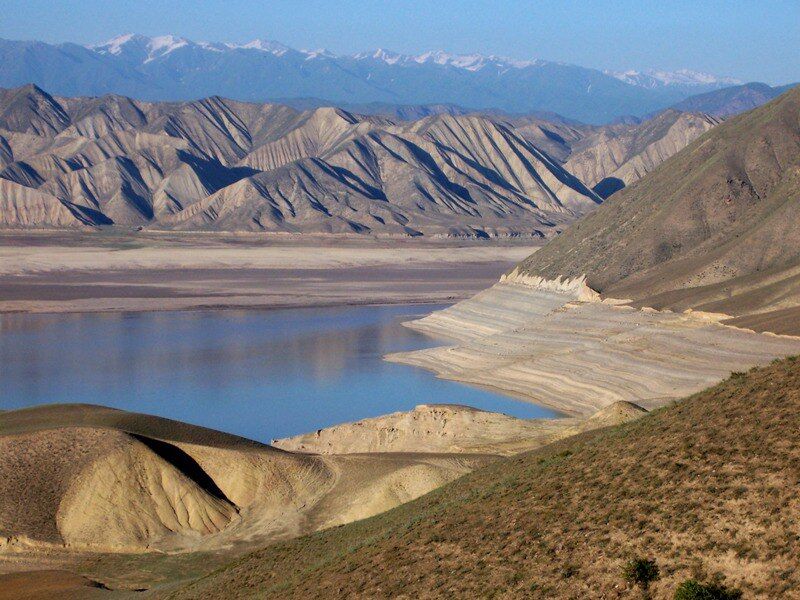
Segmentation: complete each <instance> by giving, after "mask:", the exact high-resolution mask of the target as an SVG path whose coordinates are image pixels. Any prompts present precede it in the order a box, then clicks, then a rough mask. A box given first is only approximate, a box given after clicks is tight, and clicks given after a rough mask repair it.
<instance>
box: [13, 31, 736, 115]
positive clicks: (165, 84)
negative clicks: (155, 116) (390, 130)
mask: <svg viewBox="0 0 800 600" xmlns="http://www.w3.org/2000/svg"><path fill="white" fill-rule="evenodd" d="M26 83H35V84H37V85H39V86H41V87H43V88H45V89H48V90H50V91H51V92H52V93H55V94H59V95H65V96H87V95H91V96H99V95H104V94H108V93H114V94H122V95H126V96H133V97H135V98H138V99H144V100H151V101H154V100H169V101H177V100H180V101H185V100H191V99H195V98H202V97H206V96H214V95H223V96H226V97H230V98H236V99H238V100H245V101H254V102H264V101H267V100H273V101H274V100H276V99H280V98H322V99H324V100H325V102H326V103H327V104H343V103H347V104H362V105H363V104H366V103H384V104H395V105H415V104H444V103H451V104H453V103H457V104H460V105H462V106H468V107H470V108H473V109H488V108H494V109H500V110H505V111H509V112H514V113H523V112H529V111H551V112H556V113H559V114H563V115H564V116H566V117H569V118H572V119H578V120H581V121H585V122H590V123H604V122H608V121H611V120H613V119H614V118H616V117H619V116H621V115H630V114H633V115H637V116H644V115H646V114H649V113H652V112H654V111H657V110H660V109H663V108H665V107H667V106H669V105H671V104H674V103H675V102H678V101H680V100H683V99H684V98H686V97H688V96H691V95H694V94H697V93H700V92H706V91H711V90H715V89H718V88H721V87H727V86H729V85H731V84H734V83H738V82H737V81H735V80H731V79H730V78H718V77H713V76H710V75H707V74H702V73H692V72H689V71H683V72H677V73H664V72H657V71H653V72H650V73H632V72H627V73H610V72H602V71H598V70H595V69H587V68H583V67H579V66H574V65H567V64H562V63H555V62H547V61H543V60H524V61H523V60H514V59H509V58H503V57H497V56H483V55H479V54H472V55H453V54H448V53H446V52H442V51H437V52H426V53H424V54H419V55H402V54H397V53H394V52H388V51H385V50H376V51H373V52H363V53H359V54H354V55H350V56H340V55H335V54H333V53H331V52H328V51H324V50H317V51H305V50H303V51H298V50H294V49H292V48H289V47H287V46H285V45H283V44H280V43H277V42H272V41H266V40H253V41H252V42H249V43H246V44H222V43H208V42H193V41H191V40H187V39H185V38H180V37H176V36H172V35H166V36H158V37H145V36H141V35H134V34H127V35H122V36H118V37H116V38H113V39H111V40H109V41H108V42H106V43H103V44H98V45H95V46H91V47H82V46H78V45H76V44H69V43H67V44H58V45H54V44H45V43H42V42H21V41H11V40H0V86H4V87H16V86H20V85H23V84H26ZM420 116H422V115H420Z"/></svg>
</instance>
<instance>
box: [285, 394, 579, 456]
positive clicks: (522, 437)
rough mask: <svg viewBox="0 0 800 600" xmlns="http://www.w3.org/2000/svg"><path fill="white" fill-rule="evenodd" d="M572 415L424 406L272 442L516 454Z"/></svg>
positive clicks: (295, 447)
mask: <svg viewBox="0 0 800 600" xmlns="http://www.w3.org/2000/svg"><path fill="white" fill-rule="evenodd" d="M574 425H575V423H574V421H573V420H571V419H531V420H525V419H517V418H514V417H509V416H507V415H504V414H500V413H493V412H487V411H483V410H478V409H475V408H471V407H469V406H459V405H449V404H432V405H428V404H421V405H419V406H417V407H415V408H414V409H413V410H411V411H407V412H396V413H392V414H390V415H384V416H381V417H376V418H373V419H363V420H361V421H356V422H355V423H345V424H342V425H336V426H335V427H328V428H326V429H320V430H318V431H315V432H313V433H307V434H304V435H298V436H295V437H292V438H286V439H281V440H275V441H273V445H274V446H276V447H278V448H282V449H284V450H292V451H297V452H312V453H315V454H349V453H356V452H480V453H491V454H514V453H515V452H521V451H522V450H524V449H530V448H531V447H534V446H538V445H542V444H545V443H547V442H548V441H552V440H553V439H555V438H556V437H558V436H559V435H560V434H561V433H562V432H563V431H564V430H566V429H568V428H570V427H572V426H574Z"/></svg>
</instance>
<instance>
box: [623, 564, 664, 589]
mask: <svg viewBox="0 0 800 600" xmlns="http://www.w3.org/2000/svg"><path fill="white" fill-rule="evenodd" d="M622 574H623V576H624V577H625V579H626V581H628V582H629V583H632V584H634V585H638V586H639V587H640V588H642V589H643V590H646V589H647V588H648V587H650V584H651V583H652V582H654V581H655V580H656V579H658V577H659V572H658V566H657V565H656V561H655V560H653V559H652V558H634V559H632V560H629V561H628V562H627V563H626V564H625V568H624V569H623V571H622Z"/></svg>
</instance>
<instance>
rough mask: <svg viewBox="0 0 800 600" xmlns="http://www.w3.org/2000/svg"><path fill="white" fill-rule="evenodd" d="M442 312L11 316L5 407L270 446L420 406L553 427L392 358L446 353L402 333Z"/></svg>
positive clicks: (2, 373)
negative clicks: (90, 413) (166, 423)
mask: <svg viewBox="0 0 800 600" xmlns="http://www.w3.org/2000/svg"><path fill="white" fill-rule="evenodd" d="M439 308H442V307H441V306H431V305H414V306H356V307H352V306H350V307H334V308H304V309H286V310H265V311H195V312H191V311H190V312H150V313H102V314H100V313H95V314H91V313H88V314H4V315H0V410H11V409H15V408H22V407H25V406H32V405H36V404H51V403H62V402H75V403H88V404H101V405H105V406H112V407H115V408H121V409H124V410H129V411H133V412H142V413H148V414H155V415H159V416H163V417H168V418H171V419H177V420H180V421H186V422H188V423H193V424H196V425H202V426H205V427H211V428H213V429H219V430H222V431H226V432H229V433H234V434H237V435H241V436H244V437H247V438H251V439H255V440H259V441H262V442H267V443H268V442H269V441H270V440H271V439H273V438H278V437H285V436H290V435H295V434H299V433H304V432H308V431H313V430H315V429H319V428H322V427H328V426H331V425H335V424H338V423H343V422H348V421H355V420H358V419H363V418H365V417H374V416H379V415H382V414H387V413H391V412H395V411H405V410H410V409H412V408H413V407H414V406H416V405H417V404H434V403H453V404H465V405H468V406H473V407H475V408H480V409H484V410H490V411H496V412H503V413H506V414H509V415H512V416H516V417H521V418H536V417H539V418H546V417H553V416H555V415H554V413H553V412H551V411H549V410H547V409H545V408H542V407H539V406H536V405H534V404H530V403H527V402H522V401H518V400H515V399H512V398H509V397H507V396H503V395H500V394H497V393H494V392H491V391H487V390H484V389H478V388H474V387H470V386H466V385H463V384H460V383H455V382H450V381H444V380H440V379H437V378H436V377H435V376H434V375H432V374H430V373H428V372H426V371H423V370H421V369H416V368H414V367H408V366H405V365H398V364H393V363H388V362H386V361H384V360H383V359H382V357H383V356H384V355H385V354H387V353H390V352H399V351H406V350H415V349H420V348H425V347H430V346H434V345H440V344H441V343H443V342H442V341H441V340H435V339H432V338H430V337H427V336H425V335H423V334H421V333H418V332H416V331H413V330H411V329H408V328H406V327H403V326H402V324H401V323H402V322H403V321H407V320H410V319H413V318H417V317H420V316H422V315H424V314H427V313H429V312H431V311H433V310H436V309H439ZM444 343H446V342H444ZM0 419H2V416H0Z"/></svg>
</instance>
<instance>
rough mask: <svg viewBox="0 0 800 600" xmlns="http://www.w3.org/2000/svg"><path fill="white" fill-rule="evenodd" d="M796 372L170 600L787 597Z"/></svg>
mask: <svg viewBox="0 0 800 600" xmlns="http://www.w3.org/2000/svg"><path fill="white" fill-rule="evenodd" d="M798 414H800V360H796V359H787V360H784V361H776V362H775V363H773V364H772V365H771V366H769V367H766V368H762V369H757V370H753V371H751V372H749V373H747V374H743V373H740V374H734V375H733V376H732V377H731V378H730V379H728V380H726V381H724V382H722V383H721V384H719V385H717V386H716V387H714V388H711V389H709V390H707V391H705V392H702V393H700V394H697V395H695V396H693V397H691V398H688V399H686V400H684V401H682V402H680V403H678V404H676V405H673V406H671V407H668V408H665V409H661V410H658V411H655V412H653V413H651V414H650V415H648V416H645V417H644V418H642V419H640V420H638V421H635V422H631V423H627V424H624V425H621V426H618V427H614V428H608V429H604V430H600V431H596V432H592V433H588V434H583V435H581V436H578V437H575V438H571V439H569V440H565V441H562V442H559V443H557V444H554V445H552V446H548V447H546V448H544V449H541V450H538V451H535V452H532V453H528V454H523V455H519V456H517V457H513V458H511V459H508V460H505V461H501V462H498V463H494V464H492V465H489V466H488V467H486V468H483V469H481V470H479V471H476V472H474V473H472V474H470V475H467V476H465V477H463V478H461V479H459V480H457V481H456V482H454V483H452V484H449V485H447V486H445V487H443V488H440V489H439V490H437V491H435V492H433V493H431V494H428V495H427V496H424V497H423V498H421V499H419V500H417V501H415V502H412V503H409V504H406V505H403V506H401V507H398V508H396V509H394V510H392V511H390V512H388V513H385V514H383V515H379V516H377V517H373V518H371V519H367V520H365V521H360V522H357V523H352V524H350V525H346V526H343V527H339V528H335V529H331V530H328V531H324V532H321V533H317V534H314V535H311V536H307V537H302V538H299V539H296V540H294V541H291V542H286V543H280V544H277V545H273V546H269V547H267V548H264V549H263V550H261V551H258V552H256V553H253V554H250V555H247V556H245V557H244V558H242V559H240V560H239V561H237V562H236V563H234V564H231V565H229V566H228V567H226V568H223V569H221V570H218V571H215V572H213V573H211V574H210V575H209V576H207V577H205V578H203V579H201V580H199V581H197V582H195V583H194V584H193V585H191V586H190V587H188V588H186V589H184V590H182V591H180V592H179V593H177V594H176V595H175V597H176V598H198V597H203V598H246V597H259V598H279V597H280V598H287V597H290V598H300V597H303V598H304V597H309V598H310V597H317V598H331V597H348V596H349V597H356V596H360V597H387V596H393V597H406V598H419V597H464V598H467V597H470V598H471V597H524V596H528V597H558V598H601V597H602V598H617V597H620V598H624V597H640V592H639V591H638V590H633V589H632V588H631V587H630V586H629V585H628V584H627V583H626V581H625V580H624V578H623V575H622V571H623V567H624V565H625V563H626V561H628V560H630V559H631V558H633V557H648V558H652V559H655V561H656V564H657V565H658V567H659V569H660V572H661V578H660V580H658V581H656V582H655V583H654V585H653V586H652V587H651V591H652V594H653V597H655V598H672V596H673V594H674V590H675V589H676V588H677V587H678V585H679V584H680V583H681V582H683V581H684V580H686V579H688V578H690V577H695V578H697V579H699V580H701V581H712V580H714V579H716V580H721V581H722V582H723V584H724V585H726V586H730V587H735V588H739V589H741V590H742V591H743V592H744V597H746V598H755V597H763V598H777V597H798V596H800V569H798V567H800V558H798V557H800V535H798V529H797V523H798V518H800V503H799V502H798V500H797V493H796V492H797V484H798V480H800V426H799V425H800V419H799V418H798Z"/></svg>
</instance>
